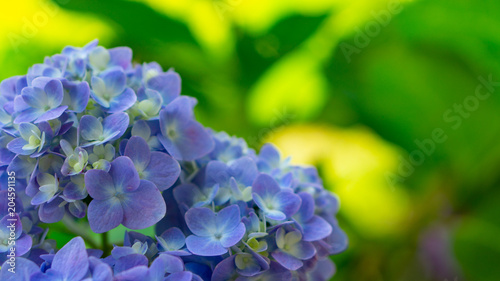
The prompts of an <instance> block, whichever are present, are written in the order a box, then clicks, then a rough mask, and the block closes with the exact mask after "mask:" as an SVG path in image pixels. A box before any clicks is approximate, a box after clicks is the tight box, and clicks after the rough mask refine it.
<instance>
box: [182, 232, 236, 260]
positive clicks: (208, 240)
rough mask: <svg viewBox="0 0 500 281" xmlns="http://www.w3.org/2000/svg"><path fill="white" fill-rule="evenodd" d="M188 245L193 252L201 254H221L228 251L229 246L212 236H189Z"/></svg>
mask: <svg viewBox="0 0 500 281" xmlns="http://www.w3.org/2000/svg"><path fill="white" fill-rule="evenodd" d="M186 246H187V248H188V250H189V251H190V252H191V253H193V254H195V255H199V256H220V255H223V254H225V253H227V248H224V247H223V246H222V244H221V242H220V241H217V240H215V239H214V238H212V237H200V236H196V235H191V236H188V238H186Z"/></svg>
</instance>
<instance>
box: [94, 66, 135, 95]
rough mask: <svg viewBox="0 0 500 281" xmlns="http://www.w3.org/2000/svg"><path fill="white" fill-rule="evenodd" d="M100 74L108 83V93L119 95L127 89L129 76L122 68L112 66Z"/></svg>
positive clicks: (105, 82)
mask: <svg viewBox="0 0 500 281" xmlns="http://www.w3.org/2000/svg"><path fill="white" fill-rule="evenodd" d="M100 76H101V78H102V80H103V82H104V84H105V85H106V86H105V87H106V91H107V92H108V93H111V94H113V93H115V94H117V95H118V94H120V93H122V92H123V91H124V90H125V87H126V80H127V77H126V76H125V73H124V72H123V71H122V70H121V69H119V68H111V69H109V70H106V71H105V72H103V73H102V74H101V75H100ZM92 84H93V83H92ZM92 86H93V85H92Z"/></svg>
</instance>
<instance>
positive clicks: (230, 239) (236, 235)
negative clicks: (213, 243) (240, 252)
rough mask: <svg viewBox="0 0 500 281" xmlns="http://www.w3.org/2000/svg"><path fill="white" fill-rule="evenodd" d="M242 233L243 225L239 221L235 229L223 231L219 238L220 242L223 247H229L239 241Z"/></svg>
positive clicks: (243, 232) (243, 231)
mask: <svg viewBox="0 0 500 281" xmlns="http://www.w3.org/2000/svg"><path fill="white" fill-rule="evenodd" d="M244 235H245V225H244V224H243V223H242V222H240V223H239V224H238V226H237V227H236V228H235V229H233V230H231V231H229V232H224V233H223V235H222V237H221V239H220V243H221V245H222V246H223V247H226V248H229V247H231V246H233V245H236V244H237V243H238V242H240V240H241V238H243V236H244Z"/></svg>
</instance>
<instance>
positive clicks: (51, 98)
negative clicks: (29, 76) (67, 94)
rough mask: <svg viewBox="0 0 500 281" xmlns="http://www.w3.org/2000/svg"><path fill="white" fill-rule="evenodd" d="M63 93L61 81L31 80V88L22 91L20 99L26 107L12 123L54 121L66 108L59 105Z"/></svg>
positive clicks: (41, 78)
mask: <svg viewBox="0 0 500 281" xmlns="http://www.w3.org/2000/svg"><path fill="white" fill-rule="evenodd" d="M63 97H64V93H63V86H62V83H61V81H59V80H57V79H51V78H48V77H39V78H36V79H35V80H33V82H32V87H26V88H24V89H23V90H22V98H23V101H24V103H25V104H26V105H27V106H28V108H27V109H25V110H23V111H21V112H20V113H19V115H18V116H17V117H16V119H15V120H14V123H17V124H19V123H23V122H32V121H35V123H40V122H42V121H48V120H52V119H55V118H57V117H59V116H61V114H63V112H64V111H65V110H66V109H67V108H68V106H66V105H61V103H62V101H63Z"/></svg>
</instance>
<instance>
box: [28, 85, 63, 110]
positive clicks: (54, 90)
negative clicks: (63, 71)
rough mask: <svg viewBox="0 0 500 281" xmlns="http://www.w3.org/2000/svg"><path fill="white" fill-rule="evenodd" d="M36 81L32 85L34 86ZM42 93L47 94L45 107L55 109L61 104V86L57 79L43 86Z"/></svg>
mask: <svg viewBox="0 0 500 281" xmlns="http://www.w3.org/2000/svg"><path fill="white" fill-rule="evenodd" d="M36 80H38V79H35V80H34V81H33V85H34V86H36ZM44 91H45V93H46V94H47V105H49V106H50V107H51V108H54V107H57V106H59V105H60V104H61V102H62V100H63V96H64V93H63V86H62V83H61V81H59V80H57V79H52V80H50V81H48V82H47V83H46V84H45V87H44Z"/></svg>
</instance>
